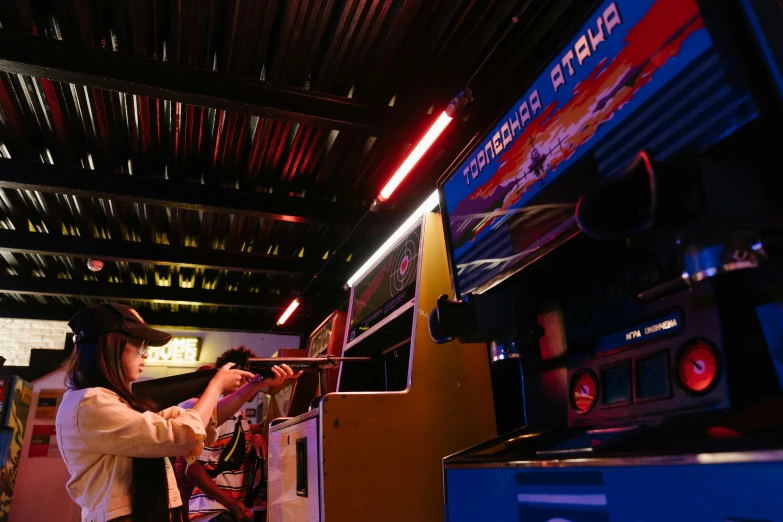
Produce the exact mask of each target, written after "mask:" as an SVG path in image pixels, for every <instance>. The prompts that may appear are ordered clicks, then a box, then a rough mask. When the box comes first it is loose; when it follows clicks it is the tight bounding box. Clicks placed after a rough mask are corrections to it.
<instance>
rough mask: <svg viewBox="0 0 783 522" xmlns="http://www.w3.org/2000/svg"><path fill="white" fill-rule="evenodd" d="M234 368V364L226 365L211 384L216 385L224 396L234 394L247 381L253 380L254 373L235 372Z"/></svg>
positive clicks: (213, 378)
mask: <svg viewBox="0 0 783 522" xmlns="http://www.w3.org/2000/svg"><path fill="white" fill-rule="evenodd" d="M233 367H234V363H232V362H230V363H226V364H224V365H223V366H222V367H221V368H220V370H218V372H217V373H216V374H215V376H214V377H212V381H211V382H213V383H215V385H216V386H217V387H218V388H219V389H220V390H221V393H222V394H223V395H228V394H231V393H234V392H235V391H237V389H238V388H239V387H240V386H241V385H242V384H243V383H244V382H245V381H247V380H248V379H252V378H253V374H252V373H250V372H246V371H244V370H234V369H232V368H233Z"/></svg>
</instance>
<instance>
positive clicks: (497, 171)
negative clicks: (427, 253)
mask: <svg viewBox="0 0 783 522" xmlns="http://www.w3.org/2000/svg"><path fill="white" fill-rule="evenodd" d="M563 6H564V7H563V12H562V13H559V16H560V17H561V18H560V19H559V20H562V23H559V24H558V23H555V24H554V26H555V27H560V30H561V31H563V34H562V36H563V39H562V42H563V45H562V46H561V47H558V48H551V47H550V48H544V47H542V46H539V48H538V49H536V50H535V51H534V52H535V53H537V54H538V55H540V56H542V57H545V58H546V59H547V60H552V61H551V62H549V63H542V64H541V68H540V69H538V73H539V74H540V75H539V76H538V77H533V78H530V80H531V81H530V82H529V83H528V85H529V88H528V89H527V91H526V92H525V93H524V96H523V97H522V98H521V99H520V100H519V101H518V102H517V103H516V104H515V105H514V106H513V107H512V108H511V110H510V111H509V112H508V113H507V114H505V115H504V116H502V117H501V118H500V119H499V120H498V122H497V123H496V125H495V126H494V128H492V129H491V130H490V131H489V133H488V134H487V135H486V136H485V137H484V138H483V139H478V140H476V142H474V143H473V144H472V145H471V146H470V147H468V149H466V151H465V153H464V154H463V155H462V156H461V159H460V161H458V162H457V163H456V164H457V165H459V166H458V167H457V168H456V170H454V171H453V172H449V173H447V175H446V176H444V177H443V178H442V179H441V181H440V182H439V190H440V197H441V209H442V211H443V219H444V226H445V229H446V236H447V240H448V252H449V258H450V267H451V274H452V281H453V285H454V290H455V291H454V294H455V296H456V299H454V300H452V299H448V298H443V299H441V300H439V301H438V303H437V306H436V309H435V310H434V311H433V314H432V317H433V322H432V325H431V332H432V335H433V338H435V339H437V340H439V341H447V340H449V339H452V338H456V339H458V340H459V341H461V342H471V343H476V342H483V343H486V345H487V346H488V349H489V357H490V359H491V361H492V365H493V380H496V381H502V382H493V388H494V390H495V392H496V397H495V400H496V404H498V403H499V401H500V402H502V400H503V399H505V397H500V398H499V397H498V396H497V393H498V390H504V389H506V390H509V389H515V387H514V386H511V387H508V386H507V383H508V382H511V381H513V382H514V383H516V382H521V383H522V386H521V390H522V396H523V398H524V400H523V407H522V408H521V411H518V412H516V413H515V412H514V411H510V410H498V416H499V418H498V425H499V426H500V425H503V426H505V427H509V431H507V432H505V433H503V435H502V436H501V437H498V438H495V439H492V440H488V441H486V442H485V443H483V444H479V445H477V446H474V447H472V448H468V449H466V450H464V451H462V452H460V453H457V454H455V455H452V456H450V457H448V458H446V459H444V462H443V470H444V493H445V501H446V520H448V521H449V522H463V521H466V522H467V521H473V520H496V521H506V520H508V521H512V520H514V521H516V520H521V521H551V520H568V521H573V522H575V521H609V520H622V521H625V520H629V521H630V520H633V521H636V522H652V521H659V520H667V521H672V522H679V521H693V520H721V521H729V520H732V521H739V520H754V521H772V520H783V518H782V517H783V504H781V500H780V498H781V497H780V492H779V485H780V484H782V483H783V399H782V397H783V394H781V384H782V383H783V330H781V324H783V292H781V290H782V289H783V266H782V265H781V261H783V259H782V258H781V249H780V243H781V236H782V231H783V219H781V217H783V200H782V199H781V197H780V194H781V191H780V184H781V181H782V180H781V179H780V167H779V165H780V162H779V160H778V156H779V150H780V143H781V140H780V136H781V129H783V112H782V111H781V109H783V81H781V79H783V75H781V64H783V46H782V45H781V44H782V43H783V33H781V31H780V28H781V27H783V4H781V3H780V2H764V1H763V0H762V1H753V0H726V1H723V0H719V1H697V0H616V1H604V2H584V3H581V2H577V3H567V4H563ZM588 8H589V10H588ZM579 9H584V12H576V11H577V10H579ZM553 15H554V11H553ZM568 15H570V16H568ZM569 20H578V21H579V24H580V25H578V26H577V24H576V23H574V24H571V26H569ZM555 22H557V20H556V21H555ZM774 28H777V29H774ZM548 41H550V42H551V41H552V39H549V40H548ZM501 367H502V368H503V371H502V372H501V371H500V370H497V371H496V370H495V368H501ZM512 376H513V377H514V378H513V379H512ZM514 379H516V380H514ZM511 399H512V400H517V398H516V397H511ZM501 416H502V418H501Z"/></svg>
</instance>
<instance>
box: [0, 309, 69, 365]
mask: <svg viewBox="0 0 783 522" xmlns="http://www.w3.org/2000/svg"><path fill="white" fill-rule="evenodd" d="M70 331H71V330H70V328H68V324H67V323H66V322H65V321H37V320H33V319H3V318H0V355H2V356H3V357H5V358H6V363H5V364H6V365H7V366H27V365H29V364H30V350H32V349H33V348H45V349H50V350H62V349H64V348H65V335H66V334H67V333H69V332H70Z"/></svg>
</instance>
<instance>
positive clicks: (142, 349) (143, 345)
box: [131, 339, 150, 357]
mask: <svg viewBox="0 0 783 522" xmlns="http://www.w3.org/2000/svg"><path fill="white" fill-rule="evenodd" d="M131 342H132V343H133V345H134V346H135V347H136V348H138V350H139V355H141V356H142V357H144V356H145V355H147V353H149V351H150V344H149V341H147V340H146V339H131Z"/></svg>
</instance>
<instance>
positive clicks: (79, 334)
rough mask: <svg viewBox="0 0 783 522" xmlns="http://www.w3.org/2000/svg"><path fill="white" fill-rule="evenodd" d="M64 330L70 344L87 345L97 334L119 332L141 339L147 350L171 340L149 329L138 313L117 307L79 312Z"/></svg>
mask: <svg viewBox="0 0 783 522" xmlns="http://www.w3.org/2000/svg"><path fill="white" fill-rule="evenodd" d="M68 326H70V327H71V330H72V331H73V334H74V335H73V339H74V343H77V342H79V341H90V340H93V339H94V338H96V337H98V336H99V335H101V334H106V333H110V332H123V333H126V334H128V335H130V336H133V337H137V338H139V339H144V340H145V341H147V342H148V343H149V345H150V346H163V345H164V344H166V343H168V342H169V341H170V340H171V334H170V333H166V332H162V331H160V330H156V329H154V328H150V327H149V326H147V323H145V322H144V319H142V318H141V316H140V315H139V312H137V311H136V310H134V309H133V308H131V307H130V306H125V305H121V304H117V303H101V304H97V305H93V306H88V307H87V308H85V309H83V310H81V311H79V312H78V313H77V314H76V315H74V316H73V317H72V318H71V320H70V321H68Z"/></svg>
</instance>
